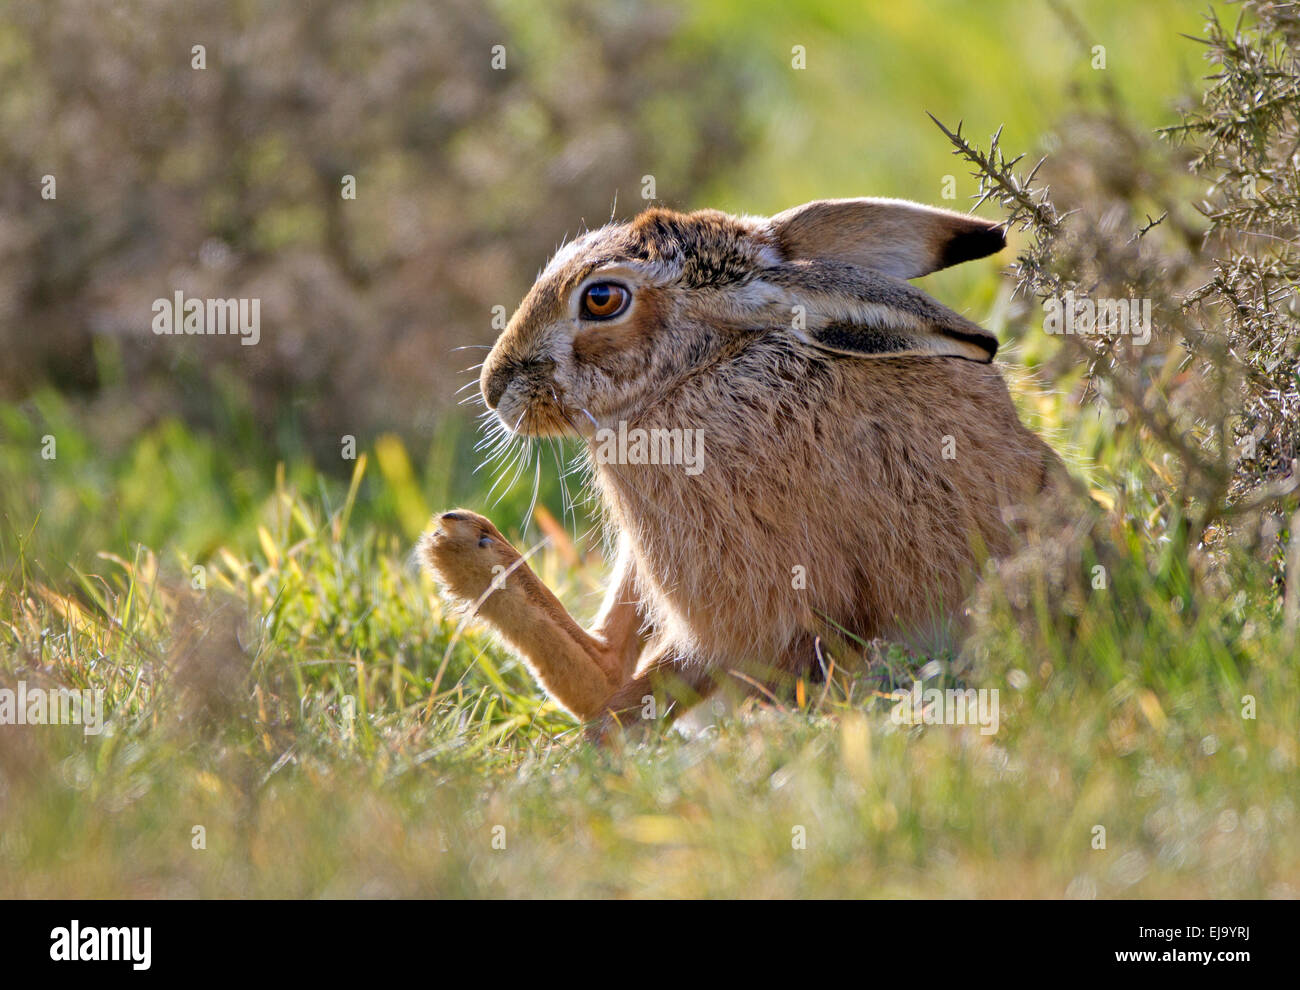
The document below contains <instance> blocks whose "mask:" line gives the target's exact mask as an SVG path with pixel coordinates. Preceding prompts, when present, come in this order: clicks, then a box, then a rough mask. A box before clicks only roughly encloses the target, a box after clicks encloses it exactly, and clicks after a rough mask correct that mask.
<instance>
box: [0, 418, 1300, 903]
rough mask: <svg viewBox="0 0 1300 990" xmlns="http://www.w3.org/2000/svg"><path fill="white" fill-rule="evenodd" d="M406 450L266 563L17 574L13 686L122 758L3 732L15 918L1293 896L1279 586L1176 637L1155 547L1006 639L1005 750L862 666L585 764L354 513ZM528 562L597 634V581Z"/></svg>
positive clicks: (277, 547)
mask: <svg viewBox="0 0 1300 990" xmlns="http://www.w3.org/2000/svg"><path fill="white" fill-rule="evenodd" d="M386 442H387V443H389V444H390V449H389V450H388V451H387V453H385V454H381V455H380V460H381V461H383V460H387V461H388V464H389V468H388V474H389V475H390V476H391V478H392V481H391V483H390V481H388V480H386V479H385V478H384V477H383V473H382V472H380V473H379V474H378V475H376V474H375V468H374V461H373V460H372V459H371V457H370V455H369V453H368V452H365V451H363V452H362V456H361V457H360V458H359V459H358V461H357V463H356V464H355V470H354V474H353V477H352V479H351V483H349V484H342V483H335V482H327V481H322V480H321V479H316V483H314V484H312V485H310V486H309V488H308V489H307V491H312V492H314V494H307V492H306V491H304V490H303V489H301V488H299V487H297V486H296V485H295V484H293V483H291V482H290V481H289V480H288V477H287V475H288V474H289V472H280V474H279V478H278V480H277V481H276V482H275V484H274V486H273V488H272V489H271V490H270V491H269V492H268V493H267V494H266V495H265V497H264V499H263V501H262V503H261V504H260V505H259V506H258V507H257V512H256V522H255V524H253V526H252V533H251V535H250V537H249V538H248V539H247V540H245V541H244V542H243V543H242V544H241V543H236V544H234V545H232V546H230V547H222V548H219V549H217V550H215V551H213V552H211V553H210V554H208V555H207V556H206V557H205V558H203V560H202V561H201V562H200V561H197V560H196V559H194V558H191V557H189V556H187V555H185V554H173V555H171V556H170V557H169V556H168V555H166V554H156V553H154V552H152V551H150V550H148V549H146V548H143V547H137V548H136V549H135V550H134V551H133V552H131V553H130V554H124V555H118V554H105V555H102V556H100V557H98V558H96V559H95V561H94V563H93V565H91V566H86V567H81V568H79V569H77V570H75V571H70V572H67V573H63V574H55V575H50V574H49V573H47V572H48V570H49V569H48V567H35V566H33V565H32V564H31V563H30V562H28V563H24V562H23V561H21V560H20V559H19V558H18V557H16V556H8V555H7V556H6V561H5V576H6V587H5V589H4V593H3V599H2V600H0V680H2V681H3V682H4V683H6V684H8V683H13V682H15V681H17V680H19V679H24V680H26V681H27V682H28V683H30V684H36V683H40V684H43V685H68V686H78V687H81V686H91V687H102V688H103V689H104V691H105V694H106V710H107V712H108V729H107V731H106V732H105V733H104V734H102V735H100V736H85V735H83V734H82V731H81V729H80V728H78V727H15V726H10V727H6V728H4V729H0V775H2V776H0V781H3V787H0V795H3V796H2V797H0V836H2V838H0V865H2V867H3V868H0V895H6V896H56V895H58V896H92V897H93V896H120V895H129V896H159V895H162V896H173V895H175V896H196V895H197V896H306V897H315V896H343V895H355V894H360V895H375V896H383V895H421V896H423V895H439V896H455V895H462V896H480V895H498V896H504V895H517V894H521V893H523V894H531V895H536V896H564V895H613V896H638V895H649V896H680V895H734V896H784V895H791V896H793V895H810V894H813V895H865V896H924V895H928V896H1045V897H1060V896H1080V897H1087V896H1174V897H1186V896H1286V895H1288V894H1293V893H1295V892H1297V890H1300V862H1297V860H1298V858H1300V852H1298V851H1297V849H1296V847H1295V845H1294V843H1293V842H1292V841H1291V836H1293V835H1294V830H1295V828H1296V824H1297V822H1296V814H1297V810H1296V808H1295V805H1294V794H1295V793H1296V791H1297V784H1298V783H1300V774H1298V773H1297V769H1296V762H1297V735H1296V727H1297V726H1298V725H1300V689H1298V686H1297V683H1296V675H1295V663H1294V661H1295V655H1294V651H1295V644H1294V642H1293V640H1289V639H1288V638H1287V636H1286V635H1285V634H1284V633H1283V632H1282V631H1281V630H1280V628H1279V624H1278V622H1277V621H1276V615H1275V613H1274V612H1273V611H1271V610H1270V608H1271V606H1270V605H1269V602H1270V601H1271V596H1270V595H1269V594H1268V593H1267V592H1268V589H1266V588H1263V587H1243V588H1241V589H1240V591H1241V594H1240V595H1235V596H1225V597H1224V599H1223V600H1221V601H1214V602H1199V603H1198V607H1197V608H1195V609H1190V608H1187V607H1185V606H1184V605H1174V604H1172V601H1173V598H1174V597H1176V595H1175V594H1174V592H1175V591H1177V590H1178V588H1179V587H1180V585H1179V582H1180V581H1182V580H1183V579H1182V578H1181V577H1180V576H1179V575H1177V574H1176V573H1174V572H1172V571H1171V572H1165V571H1164V570H1162V566H1163V565H1162V564H1161V558H1160V557H1159V555H1158V554H1152V553H1151V552H1150V550H1145V549H1144V545H1143V544H1142V543H1141V541H1140V540H1137V538H1136V536H1135V537H1134V539H1135V542H1134V544H1133V548H1134V549H1133V553H1132V554H1131V555H1130V556H1128V557H1127V558H1125V560H1126V562H1125V564H1124V566H1123V569H1122V572H1121V573H1117V574H1113V575H1112V576H1111V582H1110V586H1109V589H1108V591H1107V592H1105V593H1099V594H1098V595H1097V596H1096V597H1095V599H1094V600H1091V601H1089V602H1088V603H1086V604H1085V607H1084V609H1083V611H1082V613H1081V614H1080V615H1079V616H1078V617H1077V623H1076V624H1075V626H1074V627H1073V628H1074V629H1075V634H1074V635H1072V636H1070V637H1068V638H1067V637H1062V636H1059V635H1057V634H1056V633H1055V632H1053V630H1056V629H1059V628H1063V627H1061V626H1060V625H1059V624H1052V623H1048V624H1045V625H1044V627H1043V629H1042V631H1041V635H1039V636H1037V637H1035V638H1029V639H1027V638H1025V637H1023V636H1021V635H1020V634H1019V633H1018V632H1017V631H1016V628H1015V626H1014V624H1013V623H1011V622H1010V621H1009V620H1007V621H1005V622H1003V621H1001V620H999V619H998V617H997V616H996V615H994V616H992V617H990V620H989V622H990V627H991V628H992V629H993V633H992V634H991V636H986V637H985V638H984V639H983V640H982V641H981V644H980V656H981V659H980V666H979V672H978V681H967V682H965V683H971V684H973V685H976V686H979V687H985V688H997V689H998V690H999V692H1000V696H1001V699H1002V700H1001V717H1000V728H999V731H998V733H997V734H996V735H992V736H990V735H984V734H981V733H980V731H979V727H978V726H967V727H958V726H920V727H914V728H908V727H905V726H898V725H896V724H894V723H893V721H892V720H891V719H890V716H889V712H890V707H891V703H890V701H889V700H888V699H886V698H883V697H881V691H880V690H879V688H880V687H881V685H882V684H886V685H887V683H888V680H889V678H886V679H885V680H883V681H882V680H880V678H879V673H880V671H879V665H880V664H881V663H884V664H885V665H886V666H887V667H889V668H890V671H889V674H890V677H892V678H893V679H894V680H898V681H901V682H904V683H906V682H907V680H908V679H910V677H911V676H912V675H913V674H914V673H916V671H917V665H916V663H915V662H912V661H911V658H909V657H907V656H906V654H904V653H902V652H901V651H899V650H898V649H897V648H896V647H886V648H883V652H882V648H881V647H879V646H873V649H874V650H876V651H877V653H876V656H875V660H876V661H877V665H876V667H875V668H873V671H874V672H873V674H872V675H871V676H867V675H864V674H862V673H860V672H859V673H856V674H850V673H847V672H846V671H848V670H852V669H856V670H858V671H860V670H861V664H860V663H857V664H854V663H852V662H851V661H852V660H853V659H854V658H852V657H848V656H843V655H842V656H840V657H838V658H837V657H835V656H834V655H833V654H832V655H830V656H829V660H830V662H831V664H832V667H831V678H830V680H829V681H828V682H826V683H824V684H809V683H805V684H803V685H801V686H800V687H799V688H798V689H797V690H796V691H795V692H793V693H792V694H791V695H790V696H789V697H778V698H773V699H764V698H761V697H760V698H758V699H756V700H750V701H747V702H745V703H744V704H742V705H741V706H740V707H739V709H737V710H735V711H732V712H731V713H729V714H724V715H721V716H719V717H717V718H716V719H714V724H713V726H712V727H711V728H708V729H706V730H704V731H703V733H702V734H699V735H696V736H695V737H693V738H685V737H683V736H682V735H679V734H677V733H669V734H667V735H659V736H653V737H651V738H650V739H648V740H646V741H643V742H631V743H629V744H628V745H626V746H616V747H614V748H612V749H607V750H597V749H593V748H591V747H590V746H588V745H586V744H585V743H583V742H582V741H581V738H580V733H579V732H578V731H577V727H576V725H575V724H574V723H573V721H572V720H571V719H569V718H568V717H567V716H565V715H564V714H563V713H562V712H560V711H558V710H557V709H556V708H555V707H554V706H553V705H552V704H550V703H549V702H547V701H546V700H545V699H544V698H543V697H542V696H541V695H540V693H539V692H538V690H537V689H536V687H535V686H534V684H533V683H532V681H531V679H530V678H529V677H528V675H527V672H526V671H524V670H523V669H522V668H521V667H520V665H519V664H518V663H517V662H515V661H514V660H512V659H510V658H509V657H508V655H507V654H506V653H504V652H503V651H502V650H500V649H498V648H497V647H496V646H495V645H493V643H492V642H491V641H490V640H489V639H488V638H487V636H486V635H485V633H484V631H483V629H482V628H481V627H480V626H479V625H478V624H477V623H474V622H469V623H464V624H463V623H462V619H463V617H462V616H461V615H459V614H457V613H454V612H449V611H447V610H445V609H444V608H443V606H442V605H441V604H440V603H439V601H438V598H437V596H436V594H435V591H434V589H433V588H432V587H431V586H430V584H429V583H428V581H427V579H426V578H425V577H423V576H422V575H421V574H420V573H419V572H418V570H417V569H416V568H414V567H413V565H412V562H411V560H410V548H411V540H410V538H409V536H408V534H407V533H406V532H404V530H403V526H402V524H401V522H400V513H399V514H394V515H392V516H388V517H387V519H388V521H387V522H384V521H382V520H383V519H384V518H385V516H384V514H383V513H382V512H380V511H379V510H378V509H377V508H376V507H375V506H374V505H367V506H362V505H360V504H359V501H360V500H361V499H362V498H371V499H375V500H376V502H379V503H387V504H398V503H400V502H401V501H402V500H403V499H405V500H406V501H407V502H408V503H411V504H413V503H412V501H411V500H413V499H417V498H419V497H421V496H419V495H418V494H417V493H416V492H415V491H414V490H412V491H408V492H406V493H405V494H402V493H395V492H393V491H391V490H390V488H391V484H397V485H403V484H406V485H411V486H415V487H418V484H417V482H416V481H415V480H414V479H415V476H416V474H418V472H415V471H414V470H412V471H411V472H409V473H408V472H406V471H405V470H401V469H397V470H395V469H394V468H393V466H392V465H393V464H394V463H395V462H397V461H400V460H401V457H408V456H409V455H406V454H405V452H403V454H402V455H401V456H399V455H398V453H397V452H396V450H394V449H391V444H393V443H396V441H393V440H389V441H386ZM155 483H158V484H161V481H160V480H158V479H155ZM367 493H368V494H367ZM376 493H378V494H376ZM160 494H161V495H164V496H165V494H166V493H161V492H160ZM525 494H526V493H525ZM505 518H508V517H505ZM566 557H568V558H569V559H567V560H566V559H565V558H566ZM536 559H537V562H538V568H539V570H540V572H541V573H542V574H543V576H544V577H545V579H546V580H547V581H548V583H551V584H552V586H554V587H556V589H557V591H558V592H559V593H560V594H561V596H562V597H563V598H565V599H566V600H567V601H568V603H569V604H570V606H571V607H573V608H574V609H575V611H576V612H578V613H579V614H584V612H585V613H588V614H589V613H590V611H591V610H592V609H593V608H594V604H595V599H594V597H593V595H592V591H593V589H595V588H597V587H599V584H600V580H601V570H602V565H601V562H600V561H599V559H598V558H597V557H595V556H589V555H584V554H583V553H582V551H581V550H580V549H578V548H575V547H573V546H564V547H562V548H557V547H555V546H547V547H544V548H543V549H542V550H541V551H540V553H539V555H538V557H537V558H536ZM575 560H576V566H574V561H575ZM195 567H200V568H201V570H198V571H196V570H195V569H194V568H195ZM24 572H26V574H27V577H25V578H24V577H23V576H22V575H23V573H24ZM196 585H197V586H196ZM1126 616H1129V617H1132V618H1133V619H1134V620H1136V619H1137V617H1139V616H1140V620H1141V621H1140V623H1137V622H1136V621H1126ZM909 664H910V665H909ZM958 674H959V676H964V677H973V676H976V675H973V674H970V673H969V672H967V673H966V674H961V673H960V672H958ZM922 676H927V677H929V678H931V681H928V682H927V683H928V684H929V683H934V684H938V683H949V682H950V680H949V678H950V677H951V673H950V672H949V671H948V670H947V669H946V668H945V667H944V665H942V664H931V665H930V666H929V667H927V668H926V671H925V673H924V674H922ZM1247 695H1249V696H1250V697H1252V698H1253V699H1254V704H1255V713H1256V715H1257V717H1256V718H1254V719H1248V718H1243V717H1242V711H1243V703H1242V699H1243V697H1245V696H1247ZM1099 826H1100V827H1102V828H1104V829H1105V848H1104V849H1097V848H1093V846H1094V843H1095V842H1096V836H1097V835H1098V834H1099V833H1097V832H1096V829H1097V828H1098V827H1099ZM196 827H197V828H201V829H202V830H203V832H202V836H203V844H204V845H205V846H206V848H203V849H196V848H194V847H193V845H194V843H195V842H196V841H197V840H196V839H195V835H196V833H195V829H196ZM494 844H495V845H494ZM502 844H504V848H496V846H500V845H502Z"/></svg>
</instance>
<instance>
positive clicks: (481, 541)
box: [478, 536, 492, 549]
mask: <svg viewBox="0 0 1300 990" xmlns="http://www.w3.org/2000/svg"><path fill="white" fill-rule="evenodd" d="M478 545H479V546H481V547H483V548H484V549H487V548H488V547H490V546H491V545H492V537H490V536H480V537H479V538H478Z"/></svg>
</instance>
